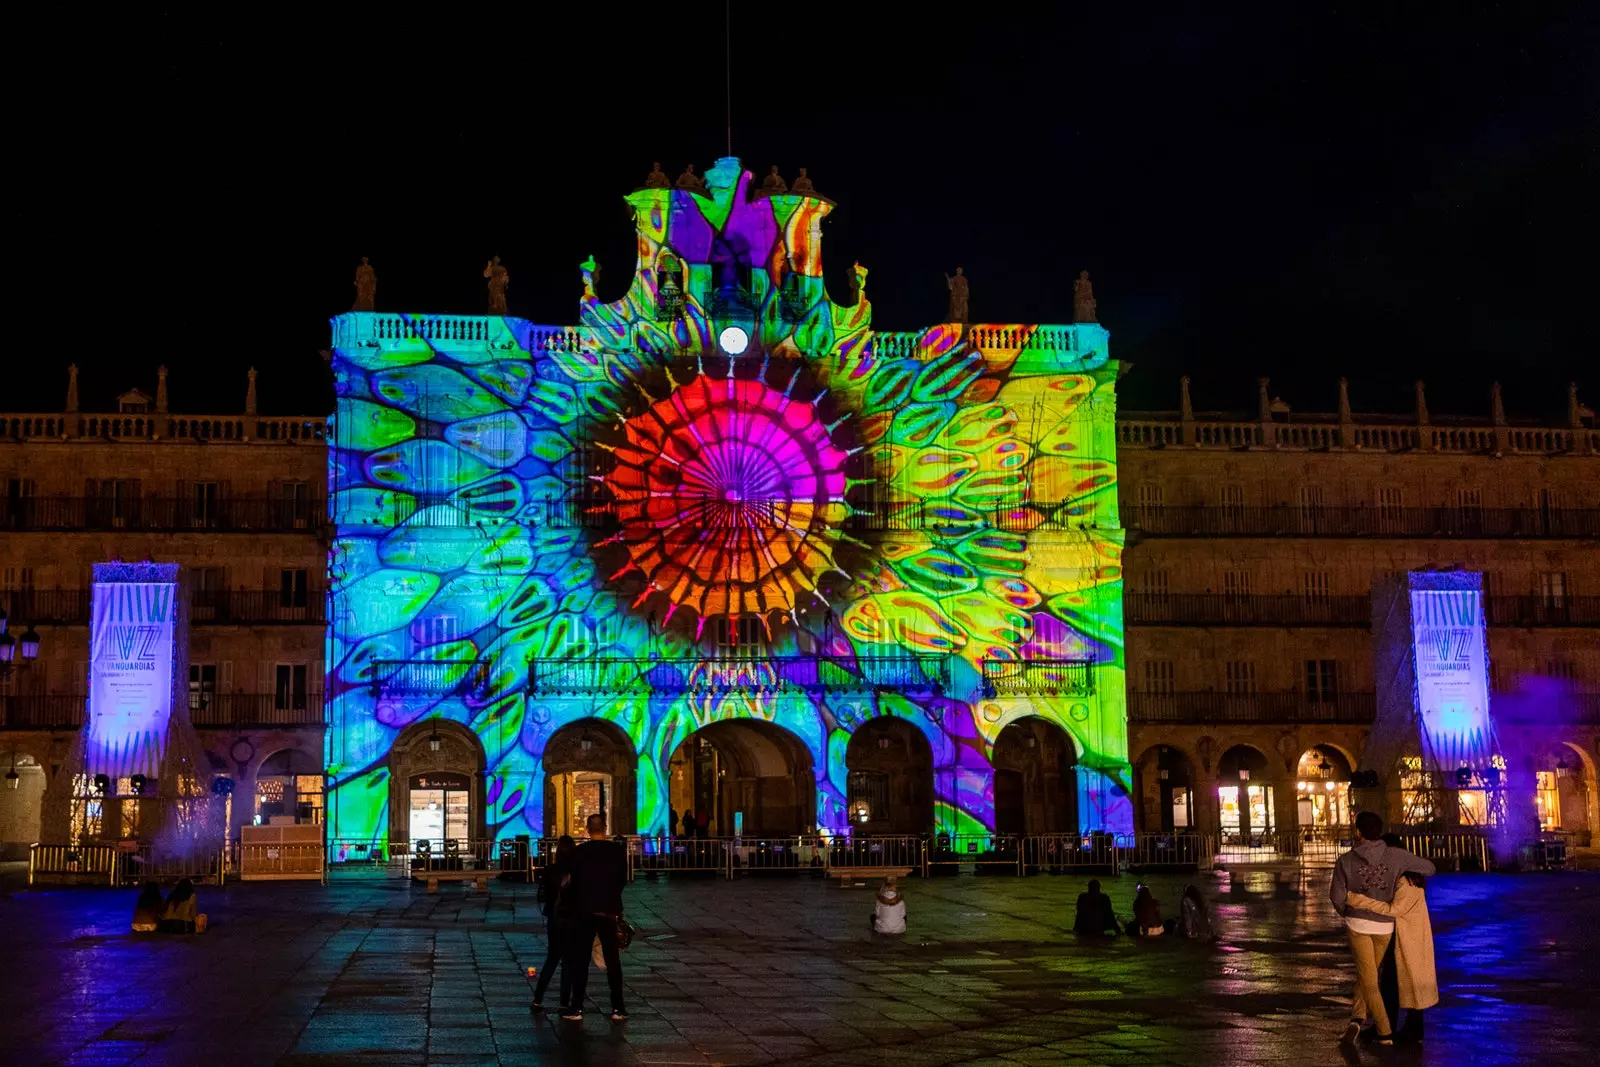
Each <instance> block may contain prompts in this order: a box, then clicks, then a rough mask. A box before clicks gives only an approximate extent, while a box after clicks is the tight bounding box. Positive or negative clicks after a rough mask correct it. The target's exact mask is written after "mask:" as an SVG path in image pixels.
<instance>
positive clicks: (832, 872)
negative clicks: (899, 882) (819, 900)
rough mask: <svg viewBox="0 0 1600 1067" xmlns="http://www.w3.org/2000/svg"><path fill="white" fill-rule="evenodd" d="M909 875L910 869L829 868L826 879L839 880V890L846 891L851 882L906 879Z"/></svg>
mask: <svg viewBox="0 0 1600 1067" xmlns="http://www.w3.org/2000/svg"><path fill="white" fill-rule="evenodd" d="M910 874H911V868H910V867H829V868H828V877H829V878H837V879H839V888H840V889H846V888H848V887H849V885H850V883H851V882H865V881H869V880H871V879H877V880H879V881H882V880H883V879H885V878H906V877H909V876H910Z"/></svg>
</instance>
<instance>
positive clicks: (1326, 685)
mask: <svg viewBox="0 0 1600 1067" xmlns="http://www.w3.org/2000/svg"><path fill="white" fill-rule="evenodd" d="M1338 696H1339V664H1338V662H1337V661H1336V660H1331V659H1308V660H1306V700H1308V701H1310V702H1311V703H1313V704H1325V703H1328V702H1331V701H1333V700H1335V699H1337V698H1338Z"/></svg>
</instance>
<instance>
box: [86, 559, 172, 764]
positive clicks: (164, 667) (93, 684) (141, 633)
mask: <svg viewBox="0 0 1600 1067" xmlns="http://www.w3.org/2000/svg"><path fill="white" fill-rule="evenodd" d="M177 604H178V583H177V582H175V581H150V582H131V581H129V582H95V584H94V610H93V621H92V629H91V631H90V635H89V729H88V736H87V738H86V744H85V763H86V764H87V771H88V773H89V774H90V775H95V774H104V775H108V776H109V777H110V778H111V779H112V784H113V786H115V784H116V779H117V778H119V777H125V776H128V775H133V774H143V775H146V776H148V777H151V778H154V777H156V775H157V774H159V772H160V768H161V756H162V750H163V748H164V746H165V743H166V736H167V721H168V719H169V718H170V717H171V715H172V692H173V678H172V669H173V668H172V665H173V640H174V636H175V633H176V624H177Z"/></svg>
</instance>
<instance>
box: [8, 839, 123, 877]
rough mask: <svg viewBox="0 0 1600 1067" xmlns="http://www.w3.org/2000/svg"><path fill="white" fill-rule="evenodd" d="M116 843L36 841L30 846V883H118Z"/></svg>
mask: <svg viewBox="0 0 1600 1067" xmlns="http://www.w3.org/2000/svg"><path fill="white" fill-rule="evenodd" d="M118 866H119V865H118V863H117V849H116V846H115V845H34V846H32V847H31V848H29V849H28V884H29V885H34V884H35V883H37V882H89V883H94V884H97V885H111V886H114V885H116V884H117V873H118Z"/></svg>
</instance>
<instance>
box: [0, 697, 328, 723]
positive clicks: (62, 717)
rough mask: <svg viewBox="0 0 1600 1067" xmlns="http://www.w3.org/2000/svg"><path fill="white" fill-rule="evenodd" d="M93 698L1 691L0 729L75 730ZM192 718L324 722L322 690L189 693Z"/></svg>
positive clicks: (256, 721) (206, 720) (226, 720)
mask: <svg viewBox="0 0 1600 1067" xmlns="http://www.w3.org/2000/svg"><path fill="white" fill-rule="evenodd" d="M88 703H89V698H88V697H87V696H86V695H85V694H83V693H48V694H45V693H40V694H0V728H3V729H9V730H76V729H78V728H80V727H81V726H83V722H84V716H85V714H86V713H87V708H88ZM189 721H190V722H192V723H193V724H194V725H195V726H196V727H197V728H199V729H201V730H206V729H215V728H221V727H249V726H322V725H324V721H325V720H324V711H323V705H322V694H321V693H318V692H315V691H313V692H308V693H294V692H288V693H205V694H203V695H202V694H198V693H194V694H190V697H189Z"/></svg>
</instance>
